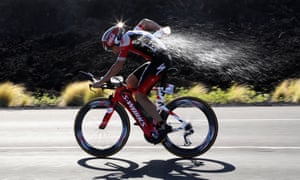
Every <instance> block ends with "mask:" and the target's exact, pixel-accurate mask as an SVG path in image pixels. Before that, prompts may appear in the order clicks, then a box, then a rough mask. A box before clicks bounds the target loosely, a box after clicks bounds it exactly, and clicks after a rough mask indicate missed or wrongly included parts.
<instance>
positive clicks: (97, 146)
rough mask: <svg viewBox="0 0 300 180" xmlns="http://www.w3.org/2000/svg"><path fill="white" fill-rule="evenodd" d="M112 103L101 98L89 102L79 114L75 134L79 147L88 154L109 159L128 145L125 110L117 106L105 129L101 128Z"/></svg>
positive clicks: (128, 124) (127, 125)
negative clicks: (108, 157)
mask: <svg viewBox="0 0 300 180" xmlns="http://www.w3.org/2000/svg"><path fill="white" fill-rule="evenodd" d="M110 107H111V101H110V100H109V99H106V98H99V99H95V100H92V101H90V102H88V103H87V104H86V105H84V106H83V107H82V108H81V109H80V110H79V112H78V113H77V116H76V119H75V124H74V133H75V137H76V140H77V142H78V144H79V146H80V147H81V148H82V149H83V150H84V151H85V152H87V153H88V154H91V155H93V156H96V157H107V156H110V155H113V154H115V153H117V152H118V151H119V150H121V149H122V147H123V146H124V145H125V144H126V142H127V140H128V137H129V133H130V123H129V118H128V115H127V113H126V111H125V110H124V108H123V107H122V106H121V105H119V104H117V105H116V106H115V107H114V112H113V114H112V116H111V117H110V120H109V122H108V123H107V125H106V127H105V128H99V125H100V124H101V122H102V120H103V117H104V116H105V114H106V113H107V110H108V108H110Z"/></svg>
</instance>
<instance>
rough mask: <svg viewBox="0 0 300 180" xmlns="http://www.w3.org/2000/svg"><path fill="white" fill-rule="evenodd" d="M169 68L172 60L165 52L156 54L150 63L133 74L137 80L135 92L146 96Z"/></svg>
mask: <svg viewBox="0 0 300 180" xmlns="http://www.w3.org/2000/svg"><path fill="white" fill-rule="evenodd" d="M171 66H172V59H171V56H170V55H169V54H168V53H167V52H160V53H156V54H155V55H154V56H153V58H152V59H151V61H150V62H146V63H144V64H143V65H141V66H140V67H138V68H137V69H136V70H135V71H134V72H133V74H134V75H135V76H136V77H137V78H138V80H139V84H138V88H137V91H138V92H140V93H142V94H148V93H149V92H150V90H151V89H152V87H153V86H154V85H155V84H156V83H157V82H158V81H159V80H160V78H161V77H162V75H163V74H164V73H165V72H166V70H167V69H168V68H170V67H171Z"/></svg>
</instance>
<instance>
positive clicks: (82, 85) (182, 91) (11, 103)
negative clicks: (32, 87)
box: [0, 79, 300, 107]
mask: <svg viewBox="0 0 300 180" xmlns="http://www.w3.org/2000/svg"><path fill="white" fill-rule="evenodd" d="M88 84H89V82H88V81H83V82H74V83H72V84H69V85H67V86H66V88H65V89H64V90H63V91H62V92H61V95H60V96H54V95H50V94H48V93H43V94H39V93H29V92H27V91H26V89H25V88H24V86H22V85H20V84H13V83H11V82H4V83H1V84H0V107H25V106H32V107H45V106H52V107H68V106H81V105H83V104H84V103H86V102H88V101H89V100H91V99H93V98H96V97H108V96H109V95H110V94H112V92H113V91H111V90H104V91H103V90H102V89H94V90H93V91H91V90H90V89H89V88H88ZM180 96H195V97H199V98H201V99H203V100H205V101H206V102H208V103H210V104H239V103H242V104H257V103H295V104H297V103H300V79H288V80H285V81H283V82H282V83H281V84H279V85H278V86H277V87H276V88H275V90H274V91H273V92H271V93H261V92H256V91H255V90H253V88H252V87H251V86H247V85H238V84H234V85H232V86H231V87H230V88H228V89H221V88H219V87H212V88H210V89H209V88H207V87H206V86H205V85H204V84H196V85H194V86H193V87H191V88H177V89H176V92H175V93H174V94H172V95H166V97H165V98H166V101H170V100H172V99H174V98H176V97H180ZM151 99H153V100H154V99H155V94H151Z"/></svg>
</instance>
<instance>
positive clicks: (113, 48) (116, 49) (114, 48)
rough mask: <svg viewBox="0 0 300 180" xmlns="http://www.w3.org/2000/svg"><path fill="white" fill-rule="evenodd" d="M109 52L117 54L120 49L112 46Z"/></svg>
mask: <svg viewBox="0 0 300 180" xmlns="http://www.w3.org/2000/svg"><path fill="white" fill-rule="evenodd" d="M111 50H112V52H113V53H114V54H118V53H119V52H120V47H119V46H113V47H112V49H111Z"/></svg>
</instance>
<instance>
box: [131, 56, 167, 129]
mask: <svg viewBox="0 0 300 180" xmlns="http://www.w3.org/2000/svg"><path fill="white" fill-rule="evenodd" d="M170 66H171V58H170V57H169V56H168V55H167V54H158V55H157V56H155V57H153V59H152V61H151V63H150V64H149V66H147V68H146V69H145V71H144V72H143V74H142V76H141V78H140V81H139V85H138V89H137V94H136V99H137V101H138V102H139V103H140V104H141V105H142V107H143V108H144V109H145V110H146V111H147V113H148V114H149V115H150V116H151V117H152V118H153V119H154V121H156V123H160V124H163V123H162V122H163V120H162V118H161V116H160V115H159V113H158V112H157V110H156V106H155V104H153V102H151V101H150V99H149V98H148V96H147V94H148V93H149V91H150V90H151V89H152V87H153V86H154V85H155V84H156V83H157V82H158V81H159V80H160V78H161V76H162V75H163V74H164V73H165V71H166V70H167V69H168V68H169V67H170ZM162 128H165V126H164V125H162Z"/></svg>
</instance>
